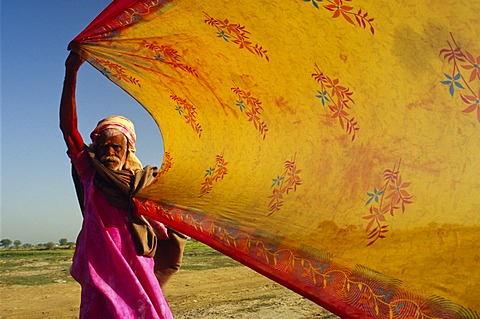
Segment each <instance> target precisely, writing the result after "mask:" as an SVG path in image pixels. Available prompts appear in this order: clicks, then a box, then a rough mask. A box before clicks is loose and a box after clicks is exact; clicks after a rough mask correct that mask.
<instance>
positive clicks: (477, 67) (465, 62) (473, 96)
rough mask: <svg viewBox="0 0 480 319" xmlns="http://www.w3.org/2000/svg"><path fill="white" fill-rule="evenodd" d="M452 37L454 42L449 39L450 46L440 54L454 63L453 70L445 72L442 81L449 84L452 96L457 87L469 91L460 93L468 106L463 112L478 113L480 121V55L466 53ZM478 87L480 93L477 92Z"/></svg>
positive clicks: (479, 120) (479, 121)
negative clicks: (444, 78)
mask: <svg viewBox="0 0 480 319" xmlns="http://www.w3.org/2000/svg"><path fill="white" fill-rule="evenodd" d="M451 37H452V42H453V43H450V42H449V41H447V43H448V48H447V49H442V50H440V54H441V55H443V58H444V59H447V60H448V62H449V63H450V62H451V63H452V71H451V72H450V73H449V74H447V73H444V74H445V77H446V78H447V80H444V81H440V82H441V83H442V84H445V85H448V87H449V92H450V95H451V96H452V97H453V96H454V94H455V88H459V89H462V90H465V91H467V93H461V94H460V98H461V99H462V102H463V103H464V104H465V105H466V106H467V107H466V108H464V109H463V110H462V112H463V113H476V117H477V121H478V123H480V107H479V100H480V56H477V57H476V58H475V56H474V55H473V54H471V53H470V52H468V51H465V53H464V52H463V51H462V50H461V48H460V46H459V45H457V43H456V42H455V39H454V37H453V35H451ZM450 74H451V75H450ZM467 77H468V79H467ZM477 89H478V93H476V92H477ZM475 111H476V112H475Z"/></svg>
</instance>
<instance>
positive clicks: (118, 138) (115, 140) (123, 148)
mask: <svg viewBox="0 0 480 319" xmlns="http://www.w3.org/2000/svg"><path fill="white" fill-rule="evenodd" d="M96 144H97V146H96V155H97V158H98V159H99V161H100V162H101V163H102V164H103V165H105V166H106V167H107V168H109V169H111V170H112V171H117V170H121V169H122V167H123V165H124V164H125V161H126V158H127V138H126V137H125V135H123V134H122V133H120V132H118V134H115V135H111V134H110V135H109V136H104V135H100V136H99V137H98V140H97V143H96Z"/></svg>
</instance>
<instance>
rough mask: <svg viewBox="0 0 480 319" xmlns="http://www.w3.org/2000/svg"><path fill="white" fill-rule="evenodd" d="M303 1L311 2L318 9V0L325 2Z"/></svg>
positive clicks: (315, 0) (316, 0)
mask: <svg viewBox="0 0 480 319" xmlns="http://www.w3.org/2000/svg"><path fill="white" fill-rule="evenodd" d="M303 1H304V2H311V3H312V4H313V5H314V6H315V8H317V9H318V8H319V6H318V3H317V2H323V0H303Z"/></svg>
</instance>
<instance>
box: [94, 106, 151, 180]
mask: <svg viewBox="0 0 480 319" xmlns="http://www.w3.org/2000/svg"><path fill="white" fill-rule="evenodd" d="M111 128H113V129H116V130H117V131H119V132H121V133H123V135H125V136H126V138H127V144H128V150H127V159H126V162H125V165H124V166H123V168H125V169H128V170H132V171H136V170H139V169H142V168H143V166H142V163H141V162H140V160H139V159H138V158H137V156H136V155H135V151H136V149H135V142H136V140H137V136H136V135H135V127H134V126H133V123H132V122H131V121H130V120H129V119H127V118H125V117H123V116H118V115H116V116H110V117H107V118H105V119H103V120H101V121H100V122H98V124H97V127H96V128H95V129H94V130H93V132H92V133H90V138H91V139H92V143H93V145H95V142H96V140H97V138H98V137H99V136H100V135H101V133H102V132H103V131H105V130H107V129H111Z"/></svg>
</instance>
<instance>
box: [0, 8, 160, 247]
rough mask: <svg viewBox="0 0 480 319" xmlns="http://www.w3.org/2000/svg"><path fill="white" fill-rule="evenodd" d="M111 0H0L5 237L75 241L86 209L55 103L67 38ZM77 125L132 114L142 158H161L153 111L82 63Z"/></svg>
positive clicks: (84, 127) (155, 161) (86, 128)
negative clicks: (72, 173) (82, 208)
mask: <svg viewBox="0 0 480 319" xmlns="http://www.w3.org/2000/svg"><path fill="white" fill-rule="evenodd" d="M109 3H110V1H107V0H48V1H38V0H3V1H1V9H0V10H1V11H0V14H1V38H0V41H1V64H0V65H1V70H0V77H1V78H0V79H1V81H0V89H1V95H0V99H1V100H0V101H1V137H0V138H1V140H0V144H1V153H0V158H1V167H0V173H1V175H0V178H1V189H0V196H1V197H0V200H1V220H0V225H1V226H0V238H1V239H3V238H9V239H11V240H12V241H13V240H16V239H18V240H20V241H22V243H31V244H38V243H45V242H49V241H53V242H58V240H59V239H60V238H67V239H68V240H69V241H74V240H75V239H76V236H77V234H78V231H79V230H80V227H81V222H82V218H81V213H80V210H79V206H78V203H77V199H76V197H75V191H74V187H73V183H72V181H71V178H70V162H69V159H68V158H67V156H66V153H65V152H66V147H65V144H64V141H63V138H62V134H61V132H60V129H59V126H58V125H59V123H58V109H59V102H60V95H61V91H62V84H63V78H64V73H65V67H64V62H65V59H66V57H67V56H68V52H67V50H66V48H67V45H68V43H69V42H70V40H72V39H73V38H74V37H75V36H76V35H77V34H78V33H80V32H81V31H82V30H83V29H84V28H85V27H86V26H87V25H88V24H89V23H90V22H91V21H92V20H93V19H94V18H95V17H96V16H97V15H98V14H99V13H100V12H101V11H102V10H103V9H104V8H105V7H106V6H107V5H108V4H109ZM77 108H78V116H79V128H80V131H81V133H82V135H83V137H84V140H85V141H89V134H90V132H91V131H92V130H93V128H94V127H95V125H96V123H97V122H98V120H100V119H102V118H104V117H107V116H110V115H124V116H126V117H128V118H130V119H131V120H132V121H133V122H134V123H135V125H136V130H137V141H138V142H137V154H138V157H139V158H140V159H141V160H142V162H143V164H144V165H146V164H151V165H157V166H160V165H161V160H162V156H163V145H162V141H161V135H160V133H159V130H158V128H157V126H156V125H155V123H154V121H153V119H152V118H151V117H150V116H149V115H148V113H147V112H146V111H145V110H144V109H143V108H142V107H141V106H140V105H139V104H138V103H137V102H136V101H134V100H133V99H132V98H131V97H130V96H129V95H128V94H126V93H125V92H124V91H123V90H122V89H120V88H119V87H117V86H116V85H114V84H113V83H112V82H110V81H109V80H108V79H106V78H105V77H104V76H103V75H102V74H101V73H99V72H98V71H96V70H95V69H94V68H93V67H92V66H90V65H89V64H87V63H85V64H84V65H83V66H82V68H81V69H80V72H79V76H78V85H77Z"/></svg>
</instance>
